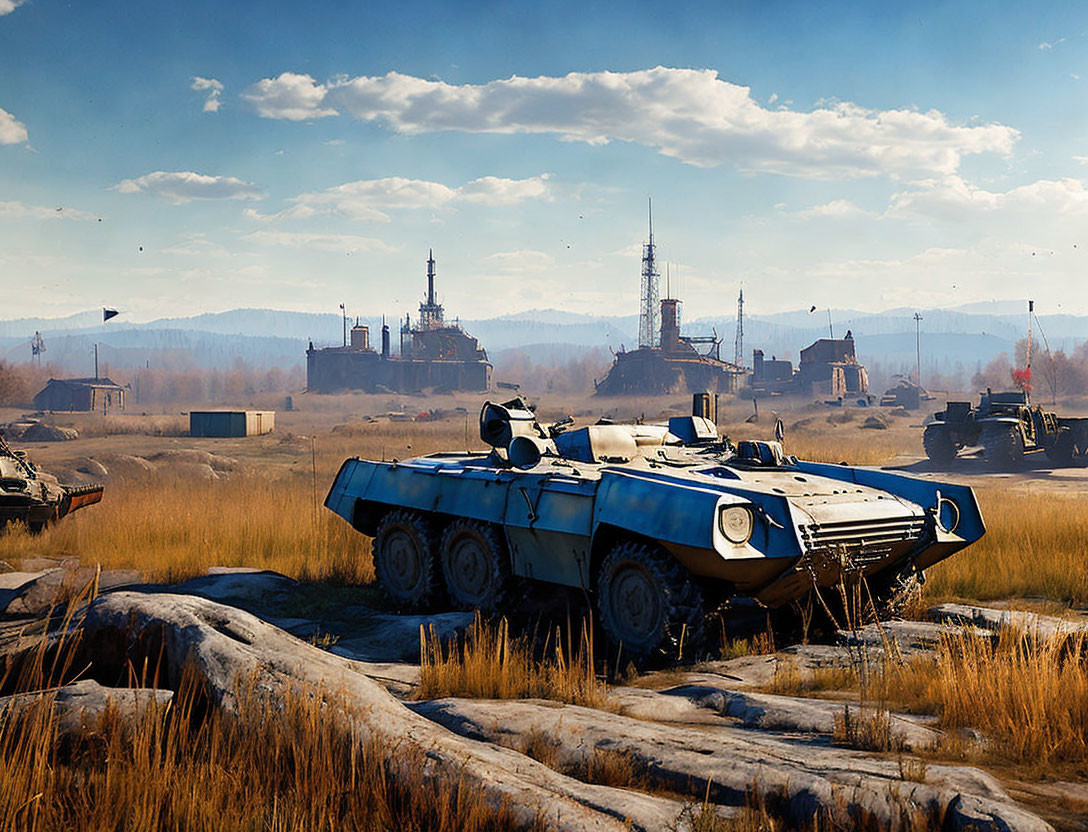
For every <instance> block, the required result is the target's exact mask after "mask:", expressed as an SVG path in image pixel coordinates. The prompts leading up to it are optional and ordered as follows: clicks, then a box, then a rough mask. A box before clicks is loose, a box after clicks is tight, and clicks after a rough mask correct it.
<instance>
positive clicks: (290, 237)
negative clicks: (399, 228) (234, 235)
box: [242, 229, 395, 253]
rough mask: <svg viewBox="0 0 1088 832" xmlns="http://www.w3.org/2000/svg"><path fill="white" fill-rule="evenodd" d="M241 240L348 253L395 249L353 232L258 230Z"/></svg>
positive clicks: (260, 243)
mask: <svg viewBox="0 0 1088 832" xmlns="http://www.w3.org/2000/svg"><path fill="white" fill-rule="evenodd" d="M242 239H243V240H248V241H249V242H251V243H257V244H259V245H269V246H287V247H289V248H312V249H317V250H319V251H335V252H344V253H350V252H355V251H395V249H394V248H393V247H392V246H390V245H388V244H386V243H383V242H382V241H381V240H376V239H374V238H373V237H359V236H356V235H354V234H307V233H303V232H292V231H268V230H264V229H262V230H260V231H254V232H252V233H250V234H246V235H245V236H244V237H243V238H242Z"/></svg>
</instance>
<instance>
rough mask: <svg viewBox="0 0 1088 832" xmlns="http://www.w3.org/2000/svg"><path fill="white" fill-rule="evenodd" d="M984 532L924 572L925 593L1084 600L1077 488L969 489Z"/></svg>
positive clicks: (1087, 515)
mask: <svg viewBox="0 0 1088 832" xmlns="http://www.w3.org/2000/svg"><path fill="white" fill-rule="evenodd" d="M975 493H976V495H977V496H978V500H979V505H980V506H981V508H982V516H983V519H984V520H985V521H986V534H985V535H984V536H983V538H982V539H981V540H980V541H978V542H977V543H975V544H974V545H972V546H971V547H969V548H968V549H966V550H964V551H963V552H960V553H959V554H956V555H953V556H952V557H951V558H949V559H947V560H945V561H942V562H941V563H939V564H937V565H936V566H935V567H934V568H932V569H930V570H929V571H928V572H927V573H926V578H927V584H926V596H927V597H928V598H931V599H932V598H951V597H954V598H969V599H977V600H990V599H995V598H1018V597H1025V596H1041V597H1043V598H1047V599H1050V600H1052V601H1061V602H1065V603H1068V604H1072V605H1077V606H1080V605H1084V604H1085V603H1088V500H1086V499H1085V497H1084V495H1083V494H1070V495H1066V494H1060V493H1054V492H1048V493H1045V494H1034V493H1025V492H1024V491H1021V490H1014V489H998V488H978V489H976V490H975Z"/></svg>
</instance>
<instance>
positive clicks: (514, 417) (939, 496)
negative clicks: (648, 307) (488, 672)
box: [325, 399, 985, 657]
mask: <svg viewBox="0 0 1088 832" xmlns="http://www.w3.org/2000/svg"><path fill="white" fill-rule="evenodd" d="M571 421H572V420H569V419H568V420H565V421H564V422H561V423H557V424H554V425H550V426H545V425H542V424H541V423H540V422H539V421H538V420H537V418H536V415H535V414H534V412H533V411H532V410H531V409H530V408H529V406H528V405H527V404H526V403H525V401H524V400H522V399H514V400H512V401H509V402H505V403H503V404H496V403H492V402H488V403H486V404H485V405H484V407H483V410H482V412H481V415H480V436H481V438H482V439H483V440H484V441H485V442H486V443H487V444H488V445H490V446H491V448H492V450H491V451H490V452H488V453H438V454H432V455H430V456H424V457H418V458H415V459H409V460H406V461H397V460H393V461H391V462H376V461H370V460H363V459H357V458H356V459H348V460H347V461H345V462H344V464H343V465H342V466H341V468H340V471H339V473H338V474H337V476H336V480H335V481H334V483H333V485H332V488H331V490H330V491H329V494H328V497H327V498H326V500H325V505H326V506H327V507H328V508H329V509H331V510H332V511H334V512H336V513H337V514H338V515H340V516H341V517H343V518H344V519H345V520H347V521H348V522H349V523H351V524H352V526H354V528H355V529H357V530H358V531H360V532H362V533H363V534H366V535H370V536H372V537H373V538H374V544H373V554H374V568H375V571H376V573H377V576H378V581H379V582H380V584H381V586H382V587H383V589H384V590H385V592H386V593H387V594H388V596H389V597H390V598H391V599H392V600H393V601H394V602H395V603H396V604H398V605H399V606H400V607H402V608H420V607H426V606H430V605H435V604H442V603H445V602H446V600H447V599H448V601H449V602H451V603H452V605H453V606H456V607H460V608H463V609H482V610H494V609H497V608H500V607H501V606H502V605H503V604H504V603H505V602H507V601H509V600H512V599H510V598H509V594H510V591H511V587H512V584H511V579H512V578H513V577H514V576H518V577H520V578H523V579H528V580H532V581H546V582H551V583H555V584H562V585H566V586H569V587H580V588H582V589H584V590H585V591H586V592H587V593H588V594H589V595H590V596H592V598H593V599H594V605H595V608H596V611H597V613H598V615H599V618H600V622H601V625H602V627H603V629H604V631H605V633H606V634H607V635H608V637H609V639H610V641H611V642H612V643H613V644H614V645H622V650H623V654H624V655H625V656H632V655H633V656H636V657H639V656H642V657H646V656H651V655H654V654H659V653H663V652H664V653H671V654H672V655H673V656H675V655H676V653H675V649H676V647H677V646H678V645H679V644H680V642H681V640H683V643H685V644H693V643H698V642H699V640H700V638H701V637H702V634H703V628H704V620H705V617H706V614H707V612H708V611H711V610H714V609H717V608H718V607H719V605H720V604H722V603H723V602H725V601H727V600H729V599H731V598H734V597H737V596H747V597H752V598H755V599H756V600H757V601H758V602H760V603H762V604H764V605H766V606H768V607H777V606H781V605H783V604H786V603H787V602H789V601H792V600H795V599H798V598H800V597H802V596H804V595H805V594H806V593H807V592H809V591H810V590H812V589H813V587H817V588H826V587H831V586H834V585H836V584H838V583H839V581H840V580H842V581H846V582H853V583H855V584H857V583H858V582H859V579H860V578H862V577H864V578H865V579H866V582H867V585H868V586H869V590H870V592H871V594H872V597H873V599H874V601H875V603H876V605H877V606H878V607H880V608H884V609H886V608H887V606H888V605H889V604H891V603H893V602H894V601H895V600H896V599H897V597H898V596H899V594H900V593H901V592H903V591H904V590H905V588H906V587H908V586H911V585H916V582H917V580H918V579H919V578H920V576H921V574H922V570H924V569H926V568H927V567H929V566H931V565H933V564H934V563H936V562H937V561H939V560H942V559H944V558H947V557H948V556H949V555H951V554H953V553H954V552H956V551H958V550H960V549H962V548H963V547H965V546H967V545H968V544H970V543H972V542H973V541H975V540H978V538H979V537H981V536H982V534H983V532H984V531H985V528H984V525H983V521H982V516H981V514H980V512H979V508H978V504H977V502H976V501H975V497H974V494H973V492H972V491H971V489H970V488H967V487H964V486H958V485H951V484H945V483H936V482H931V481H927V480H920V479H915V478H912V477H908V476H903V475H900V474H892V473H887V472H884V471H879V470H874V469H870V468H855V467H851V466H847V465H828V464H822V463H816V462H803V461H800V460H798V459H796V458H795V457H792V456H787V455H785V454H784V452H783V450H782V445H781V443H780V442H752V441H745V442H740V443H738V444H737V445H736V446H734V445H733V444H732V443H730V442H729V441H728V439H724V438H722V437H720V436H719V435H718V431H717V428H716V426H715V425H714V423H713V422H712V421H710V420H709V419H706V418H702V417H700V416H685V417H675V418H672V419H669V420H668V422H667V423H665V424H660V425H643V424H612V423H608V422H605V421H601V422H598V423H597V424H595V425H589V426H586V427H581V428H573V427H572V426H571V424H570V422H571Z"/></svg>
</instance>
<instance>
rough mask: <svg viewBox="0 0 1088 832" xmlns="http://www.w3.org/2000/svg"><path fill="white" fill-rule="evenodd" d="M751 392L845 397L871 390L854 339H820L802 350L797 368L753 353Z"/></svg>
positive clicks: (758, 352) (758, 393)
mask: <svg viewBox="0 0 1088 832" xmlns="http://www.w3.org/2000/svg"><path fill="white" fill-rule="evenodd" d="M748 388H749V389H748V393H746V395H749V396H751V397H753V398H756V397H760V396H818V397H821V398H831V399H840V398H841V399H846V398H850V397H852V396H865V395H866V394H868V392H869V376H868V373H867V372H866V371H865V367H864V366H863V365H862V364H860V363H859V362H858V359H857V353H856V352H855V350H854V338H853V336H852V335H851V334H850V333H849V332H847V333H846V337H845V338H820V339H817V340H816V341H815V342H813V343H812V344H810V345H809V346H807V347H805V348H804V349H803V350H801V363H800V365H799V366H798V367H797V369H796V370H794V367H793V362H791V361H786V360H783V359H780V358H775V357H774V356H771V358H770V360H768V359H766V358H765V357H764V355H763V350H754V351H753V352H752V374H751V376H750V377H749V379H748Z"/></svg>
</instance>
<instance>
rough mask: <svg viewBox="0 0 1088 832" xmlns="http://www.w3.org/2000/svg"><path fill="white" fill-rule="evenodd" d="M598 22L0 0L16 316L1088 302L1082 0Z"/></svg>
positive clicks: (570, 17) (0, 107)
mask: <svg viewBox="0 0 1088 832" xmlns="http://www.w3.org/2000/svg"><path fill="white" fill-rule="evenodd" d="M588 6H589V4H575V3H569V4H539V3H537V4H529V3H493V4H476V5H474V6H471V7H470V6H462V7H454V6H448V5H438V4H413V3H403V4H372V5H371V4H358V3H349V2H337V3H313V4H308V5H300V4H288V3H280V2H265V3H259V4H258V3H244V2H238V3H222V2H217V3H210V2H190V3H186V4H176V3H165V2H143V3H120V2H100V3H93V4H91V3H60V2H56V1H55V0H23V2H19V0H0V287H2V289H3V293H2V300H0V317H5V318H9V317H18V316H30V315H62V314H67V313H71V312H75V311H80V310H83V309H87V308H93V307H95V306H100V305H111V306H118V307H120V308H122V309H123V310H124V311H125V314H126V316H127V317H128V318H129V319H131V320H149V319H152V318H155V317H160V316H164V315H186V314H195V313H199V312H205V311H220V310H225V309H230V308H234V307H239V306H262V307H272V308H281V309H298V310H305V311H337V310H338V306H339V304H340V303H341V302H344V303H345V304H346V305H347V307H348V309H349V311H350V312H353V313H355V314H360V315H363V314H365V315H376V314H382V313H386V314H389V315H391V316H393V315H398V314H400V315H403V314H404V313H405V312H408V311H414V307H415V305H416V304H417V303H418V300H419V295H420V294H421V292H422V289H423V273H424V261H425V260H426V252H427V249H428V248H431V247H433V248H434V251H435V256H436V258H437V260H438V271H439V289H440V292H441V295H442V297H443V300H444V301H445V303H446V307H447V310H448V311H449V312H450V313H451V314H459V315H462V316H465V317H481V316H490V315H497V314H502V313H505V312H518V311H523V310H526V309H532V308H545V307H551V308H559V309H565V310H568V311H571V312H607V313H609V314H623V313H634V312H636V311H637V308H638V297H637V289H638V270H639V244H640V243H641V241H642V240H643V237H644V235H645V208H646V198H647V196H650V195H652V196H653V198H654V204H655V230H656V235H657V241H658V243H659V244H660V248H659V254H660V256H661V258H662V260H663V261H667V262H669V263H671V264H674V265H673V266H672V267H671V268H672V269H673V270H674V271H675V272H677V273H678V279H677V281H676V283H677V284H678V288H679V294H680V295H681V297H682V298H683V300H684V301H685V307H686V308H685V315H686V316H687V317H689V318H695V317H702V316H704V315H722V314H728V313H729V312H730V311H731V310H732V309H733V308H734V307H735V299H736V292H737V288H738V286H739V285H740V284H741V283H742V282H743V284H744V287H745V295H746V299H747V301H748V304H749V306H748V308H749V310H750V311H751V312H752V313H753V314H758V313H760V312H764V313H766V312H774V311H781V310H785V309H795V308H800V307H807V306H809V305H812V304H815V305H818V306H827V305H830V306H836V307H850V308H859V309H865V310H872V311H876V310H880V309H885V308H890V307H901V306H906V307H912V306H917V307H927V306H949V305H956V304H960V303H968V302H973V301H980V300H990V299H999V300H1009V299H1016V298H1023V297H1026V296H1028V295H1029V294H1030V295H1031V296H1033V297H1035V299H1036V301H1037V306H1038V307H1039V309H1040V311H1042V312H1047V313H1051V312H1058V311H1064V312H1077V313H1088V293H1086V292H1085V291H1084V288H1083V287H1084V275H1085V274H1086V273H1088V260H1086V259H1085V258H1088V233H1085V232H1086V231H1088V226H1086V221H1088V187H1086V184H1085V182H1086V177H1088V165H1086V163H1088V110H1086V108H1085V107H1084V97H1085V96H1084V90H1085V88H1084V84H1085V83H1086V80H1082V76H1083V78H1084V79H1088V61H1086V60H1085V55H1088V49H1086V47H1088V34H1086V33H1088V20H1086V17H1088V15H1086V13H1085V12H1084V11H1081V10H1080V9H1078V8H1075V7H1074V6H1073V4H1052V5H1047V4H1036V5H1035V6H1034V7H1033V8H1031V9H1028V8H1026V7H1025V6H1024V4H1011V3H981V2H976V3H967V2H964V3H956V4H949V3H932V4H927V3H915V4H906V5H904V6H902V7H899V8H895V9H889V8H888V7H887V4H879V3H823V4H814V3H766V2H764V3H732V4H728V3H718V4H705V5H702V6H700V5H693V4H673V5H667V4H649V3H643V4H636V3H623V4H618V3H617V4H593V8H592V9H588V8H587V7H588ZM58 209H60V210H58ZM662 271H664V268H663V269H662Z"/></svg>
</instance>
